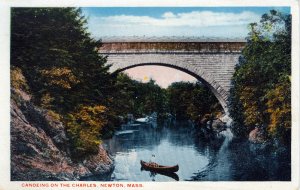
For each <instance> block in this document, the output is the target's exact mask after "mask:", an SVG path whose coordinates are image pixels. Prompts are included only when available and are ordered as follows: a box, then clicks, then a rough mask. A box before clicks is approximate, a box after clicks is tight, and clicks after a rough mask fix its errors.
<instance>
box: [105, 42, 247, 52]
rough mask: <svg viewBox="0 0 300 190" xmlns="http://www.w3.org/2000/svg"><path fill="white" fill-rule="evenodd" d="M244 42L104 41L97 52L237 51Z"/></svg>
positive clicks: (242, 46)
mask: <svg viewBox="0 0 300 190" xmlns="http://www.w3.org/2000/svg"><path fill="white" fill-rule="evenodd" d="M244 46H245V42H104V43H103V44H102V46H101V47H100V48H99V53H104V54H105V53H122V52H123V53H139V52H143V53H145V52H177V53H178V52H194V53H197V52H200V53H201V52H202V53H204V52H208V53H214V52H217V53H221V52H229V53H233V52H237V53H240V52H241V50H242V49H243V48H244Z"/></svg>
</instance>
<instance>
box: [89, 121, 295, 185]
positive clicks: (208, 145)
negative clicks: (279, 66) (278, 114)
mask: <svg viewBox="0 0 300 190" xmlns="http://www.w3.org/2000/svg"><path fill="white" fill-rule="evenodd" d="M127 132H128V133H126V131H125V133H123V134H122V133H120V134H119V135H116V136H114V137H113V138H112V139H109V140H106V141H104V146H105V147H106V149H107V150H108V152H109V153H110V154H111V155H112V156H113V158H114V160H115V168H114V170H113V171H112V173H110V174H109V175H106V176H93V177H90V178H88V179H85V180H97V181H99V180H100V181H177V180H179V181H289V180H290V179H291V168H290V155H289V153H287V151H285V150H284V151H276V152H274V151H272V148H268V147H262V145H253V144H251V143H249V142H248V141H246V140H239V139H235V138H233V135H232V133H231V131H230V130H229V129H227V130H226V131H223V132H221V134H220V135H219V138H217V139H216V140H213V141H211V140H210V141H208V140H205V139H201V138H200V137H199V136H198V135H197V131H196V130H195V129H194V128H193V127H192V126H189V125H187V124H177V125H176V127H172V128H169V127H159V126H158V127H157V128H152V127H150V126H143V125H142V126H135V127H134V128H131V131H127ZM140 160H144V161H149V160H151V161H155V162H157V163H159V164H162V165H169V166H171V165H176V164H178V165H179V171H178V172H176V174H175V176H174V175H173V176H166V175H161V174H156V173H153V172H149V171H145V170H141V165H140Z"/></svg>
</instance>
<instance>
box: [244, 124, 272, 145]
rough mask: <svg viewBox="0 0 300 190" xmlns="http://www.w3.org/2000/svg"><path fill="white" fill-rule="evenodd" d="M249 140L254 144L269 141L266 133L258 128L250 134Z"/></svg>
mask: <svg viewBox="0 0 300 190" xmlns="http://www.w3.org/2000/svg"><path fill="white" fill-rule="evenodd" d="M248 139H249V141H250V142H252V143H265V142H266V141H267V138H266V135H265V132H264V131H263V130H262V129H260V128H258V127H255V129H253V130H252V131H251V132H250V133H249V138H248Z"/></svg>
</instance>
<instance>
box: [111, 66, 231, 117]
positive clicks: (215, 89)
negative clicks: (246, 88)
mask: <svg viewBox="0 0 300 190" xmlns="http://www.w3.org/2000/svg"><path fill="white" fill-rule="evenodd" d="M141 66H164V67H169V68H173V69H176V70H179V71H182V72H184V73H187V74H189V75H191V76H193V77H194V78H196V79H197V80H198V81H200V82H201V83H202V84H204V85H206V86H207V87H208V88H209V89H210V90H211V91H212V93H213V94H214V95H215V97H216V98H217V99H218V101H219V103H220V104H221V106H222V108H223V110H224V112H225V114H226V115H229V111H228V103H227V98H228V97H227V94H226V91H225V90H224V89H223V88H222V87H221V86H220V85H218V83H217V82H216V81H214V79H213V78H212V77H209V76H208V75H206V74H205V73H204V72H202V71H199V70H196V69H195V68H194V67H190V68H188V69H187V68H183V67H180V66H177V65H173V64H168V63H155V62H154V63H152V62H150V63H139V64H134V65H129V66H125V67H122V68H117V69H116V70H114V71H113V72H112V75H114V74H115V75H116V74H118V73H120V72H123V71H125V70H128V69H131V68H134V67H141Z"/></svg>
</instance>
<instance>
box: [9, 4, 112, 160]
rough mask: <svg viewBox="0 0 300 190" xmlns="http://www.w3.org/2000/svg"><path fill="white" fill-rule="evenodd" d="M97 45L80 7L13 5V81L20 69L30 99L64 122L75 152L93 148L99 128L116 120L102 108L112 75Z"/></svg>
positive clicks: (14, 82)
mask: <svg viewBox="0 0 300 190" xmlns="http://www.w3.org/2000/svg"><path fill="white" fill-rule="evenodd" d="M100 45H101V43H100V41H96V40H94V39H92V38H91V37H90V34H89V33H88V32H87V30H86V19H85V18H84V17H83V16H82V15H81V10H80V9H77V8H12V11H11V65H12V85H13V86H14V87H15V88H20V85H23V84H22V80H23V79H22V80H21V79H20V78H19V79H18V72H19V71H18V69H15V68H19V70H20V71H21V72H22V73H23V74H24V76H25V78H26V80H27V83H28V88H29V89H30V91H31V93H32V95H33V101H35V103H36V104H38V105H39V106H41V107H43V108H46V109H48V110H49V113H51V114H52V115H53V116H54V118H56V119H60V120H62V121H63V122H65V124H66V126H67V127H68V130H67V134H68V136H69V137H70V139H71V140H70V145H71V146H72V147H73V149H74V153H76V154H75V155H77V156H78V155H84V154H85V153H86V154H89V153H96V152H97V150H98V145H99V143H100V140H99V139H100V137H101V136H103V135H102V133H103V132H107V133H108V132H110V130H113V128H112V127H111V126H112V125H113V124H112V122H116V121H117V120H116V119H115V118H116V116H114V114H113V111H111V110H108V109H107V108H106V107H107V105H108V103H109V99H108V97H109V94H110V93H109V91H110V90H111V83H112V78H111V77H110V75H109V74H108V72H107V70H108V67H107V66H105V65H104V64H105V62H106V58H104V57H101V56H100V55H99V54H98V52H97V48H98V47H99V46H100ZM99 105H101V106H99ZM108 118H109V119H110V121H109V122H108ZM106 128H108V129H110V130H108V131H105V130H107V129H106Z"/></svg>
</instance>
